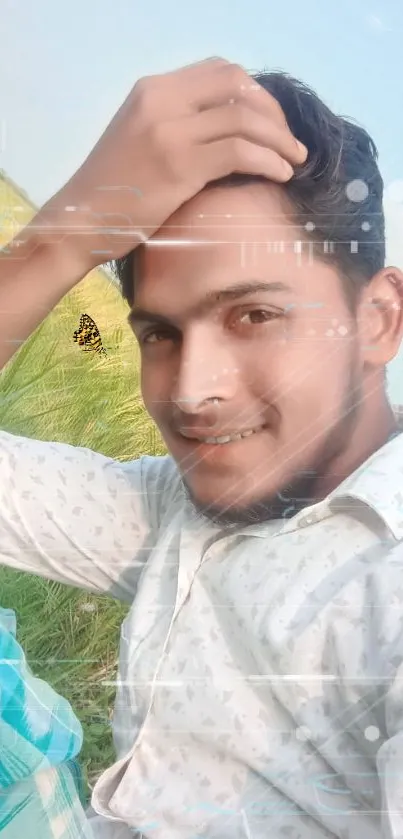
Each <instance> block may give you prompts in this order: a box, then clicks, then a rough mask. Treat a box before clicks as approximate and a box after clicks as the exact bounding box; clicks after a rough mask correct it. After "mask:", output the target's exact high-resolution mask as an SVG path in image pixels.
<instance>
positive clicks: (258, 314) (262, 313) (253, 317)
mask: <svg viewBox="0 0 403 839" xmlns="http://www.w3.org/2000/svg"><path fill="white" fill-rule="evenodd" d="M279 316H280V313H279V312H272V311H271V312H268V311H267V310H266V309H253V310H252V311H249V312H243V314H242V315H241V316H240V320H241V321H242V323H245V319H246V318H249V319H250V323H252V324H255V323H266V321H270V320H274V319H275V318H278V317H279Z"/></svg>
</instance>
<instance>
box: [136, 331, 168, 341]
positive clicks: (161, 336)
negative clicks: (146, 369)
mask: <svg viewBox="0 0 403 839" xmlns="http://www.w3.org/2000/svg"><path fill="white" fill-rule="evenodd" d="M169 340H172V335H171V334H170V333H169V332H168V330H167V329H153V330H152V331H151V330H150V332H146V333H145V334H144V335H141V336H140V343H141V344H159V343H160V342H161V341H169Z"/></svg>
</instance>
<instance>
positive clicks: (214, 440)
mask: <svg viewBox="0 0 403 839" xmlns="http://www.w3.org/2000/svg"><path fill="white" fill-rule="evenodd" d="M261 430H262V429H261V428H252V429H250V430H249V431H242V432H241V433H240V434H228V435H227V436H225V437H197V438H196V439H197V440H198V441H199V443H209V444H210V445H213V446H215V445H222V444H223V443H234V442H235V441H236V440H242V439H243V438H244V437H250V436H251V434H256V433H257V432H258V431H261Z"/></svg>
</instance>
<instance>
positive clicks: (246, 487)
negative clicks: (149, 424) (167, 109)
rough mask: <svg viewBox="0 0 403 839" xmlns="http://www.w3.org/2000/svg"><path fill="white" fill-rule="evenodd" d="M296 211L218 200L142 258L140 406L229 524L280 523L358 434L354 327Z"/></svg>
mask: <svg viewBox="0 0 403 839" xmlns="http://www.w3.org/2000/svg"><path fill="white" fill-rule="evenodd" d="M287 212H289V211H288V210H287V205H286V203H285V197H284V194H283V190H282V189H281V187H277V186H275V185H270V184H269V185H266V184H251V185H247V186H240V187H225V188H223V187H217V188H213V189H209V190H206V191H204V192H202V193H200V194H199V195H197V196H196V197H195V198H194V199H193V200H192V201H190V202H189V203H188V204H187V205H184V206H183V207H181V208H180V209H179V210H178V211H177V212H176V213H175V215H174V216H172V217H171V218H170V219H169V221H168V222H167V223H166V224H165V225H164V226H163V227H162V228H161V229H160V230H159V231H158V233H157V234H156V235H155V236H154V238H153V239H151V241H150V243H149V245H148V246H147V247H146V248H145V249H144V252H143V254H142V256H141V260H140V269H141V270H140V275H141V276H140V279H139V282H138V284H137V286H136V295H135V310H137V311H139V310H142V312H139V317H138V318H137V319H134V320H133V328H134V330H135V333H136V335H137V337H138V340H139V343H140V347H141V358H142V393H143V399H144V403H145V406H146V408H147V410H148V412H149V413H150V415H151V416H152V417H153V419H154V420H155V422H156V424H157V425H158V427H159V429H160V431H161V434H162V436H163V438H164V440H165V442H166V445H167V447H168V450H169V451H170V453H171V455H172V456H173V458H174V459H175V461H176V462H177V464H178V467H179V469H180V471H181V473H182V476H183V479H184V482H185V485H186V486H187V488H188V492H189V494H190V496H191V498H192V500H193V501H194V503H195V505H196V507H198V508H199V509H200V510H201V511H202V512H204V514H206V515H207V516H210V517H212V518H215V519H221V521H223V522H231V521H233V522H249V521H259V520H264V519H267V518H272V517H273V516H279V515H281V514H282V513H283V512H284V510H285V509H286V508H287V507H290V506H291V505H292V500H293V496H295V495H298V494H299V495H301V494H302V495H304V494H306V492H307V491H309V488H312V487H313V486H314V483H315V480H316V476H317V475H318V474H323V473H326V472H327V470H328V469H329V468H331V465H334V463H335V462H337V458H338V457H339V456H340V455H342V453H343V451H344V449H345V447H347V446H348V444H349V440H350V436H351V431H352V427H353V425H354V411H352V410H351V406H352V399H353V397H354V398H356V397H357V393H359V390H360V371H359V362H358V358H359V354H358V353H357V341H358V339H357V330H356V324H355V320H354V318H353V316H352V314H351V312H350V310H349V307H348V305H347V303H346V300H345V297H344V294H343V290H342V285H341V281H340V278H339V276H338V274H337V273H336V270H335V269H334V268H332V267H329V266H327V265H325V264H324V263H322V262H320V261H317V260H313V258H312V255H311V256H310V253H309V246H308V244H307V243H306V242H304V243H303V244H302V246H301V239H302V235H303V231H302V230H300V229H298V228H297V227H295V226H293V225H292V224H291V222H290V221H289V219H287ZM308 221H309V220H308ZM301 250H302V252H301ZM146 312H149V313H150V314H149V316H147V315H146ZM252 432H253V433H252ZM241 433H242V434H243V435H244V436H242V438H240V437H239V435H240V434H241ZM233 435H236V436H235V439H233ZM228 437H229V438H230V439H229V440H228ZM217 438H218V439H217ZM308 500H309V499H308Z"/></svg>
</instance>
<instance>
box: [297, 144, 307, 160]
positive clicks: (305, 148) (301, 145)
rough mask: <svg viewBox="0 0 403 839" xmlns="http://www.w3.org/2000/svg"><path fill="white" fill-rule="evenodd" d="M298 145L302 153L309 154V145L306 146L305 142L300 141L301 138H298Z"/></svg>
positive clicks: (305, 155)
mask: <svg viewBox="0 0 403 839" xmlns="http://www.w3.org/2000/svg"><path fill="white" fill-rule="evenodd" d="M297 146H298V149H299V151H300V152H301V154H303V155H304V157H307V155H308V149H307V147H306V146H304V144H303V143H300V141H299V140H297Z"/></svg>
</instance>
